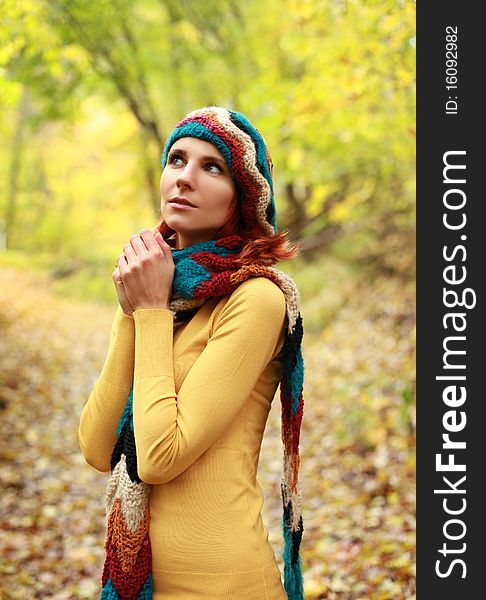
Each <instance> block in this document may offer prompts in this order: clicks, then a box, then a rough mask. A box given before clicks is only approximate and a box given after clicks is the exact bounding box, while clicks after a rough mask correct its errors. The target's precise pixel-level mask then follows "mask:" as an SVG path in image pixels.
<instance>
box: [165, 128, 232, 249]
mask: <svg viewBox="0 0 486 600" xmlns="http://www.w3.org/2000/svg"><path fill="white" fill-rule="evenodd" d="M160 193H161V207H160V208H161V213H162V217H163V219H164V221H165V222H166V223H167V225H168V226H169V227H170V228H171V229H174V231H175V232H176V248H186V247H187V246H190V245H192V244H195V243H197V242H204V241H207V240H211V239H214V236H215V231H216V230H217V229H218V228H219V227H221V226H222V225H224V223H225V222H226V218H227V216H228V214H229V211H230V208H231V207H232V203H233V201H236V197H237V190H236V185H235V182H234V180H233V177H232V175H231V171H230V169H229V168H228V166H227V165H226V163H225V161H224V158H223V156H222V154H221V152H220V151H219V150H218V149H217V148H216V147H215V146H213V144H211V143H209V142H206V141H204V140H200V139H198V138H193V137H184V138H181V139H179V140H177V141H176V142H174V144H173V145H172V146H171V149H170V151H169V155H168V157H167V164H166V166H165V168H164V170H163V171H162V176H161V178H160ZM177 199H180V200H181V201H186V202H190V203H191V205H192V206H187V205H182V206H181V205H180V204H177Z"/></svg>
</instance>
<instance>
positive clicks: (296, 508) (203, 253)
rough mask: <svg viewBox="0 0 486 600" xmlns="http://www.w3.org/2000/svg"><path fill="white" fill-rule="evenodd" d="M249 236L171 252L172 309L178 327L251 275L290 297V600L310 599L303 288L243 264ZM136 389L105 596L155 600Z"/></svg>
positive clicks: (286, 534)
mask: <svg viewBox="0 0 486 600" xmlns="http://www.w3.org/2000/svg"><path fill="white" fill-rule="evenodd" d="M243 244H244V240H243V238H241V237H239V236H236V235H234V236H229V237H225V238H220V239H217V240H211V241H207V242H200V243H197V244H194V245H192V246H190V247H188V248H184V249H172V255H173V260H174V264H175V271H174V279H173V286H172V290H173V291H172V297H171V301H170V304H169V309H170V310H171V311H172V312H173V314H174V326H176V324H177V323H183V322H184V321H187V320H188V319H190V318H191V317H192V316H193V315H194V314H195V312H196V311H197V310H198V308H199V307H200V306H201V305H202V304H203V303H204V302H205V301H206V300H207V299H209V298H215V297H222V296H225V295H228V294H231V293H232V292H233V291H234V290H235V289H236V288H237V287H238V286H239V285H240V283H242V282H243V281H246V280H247V279H249V278H250V277H268V278H269V279H271V280H272V281H273V282H274V283H276V284H277V285H278V286H279V287H280V289H281V290H282V292H283V293H284V295H285V299H286V306H287V310H286V328H285V339H284V345H283V350H282V363H283V369H282V378H281V381H280V401H281V436H282V442H283V447H284V455H283V476H282V480H281V495H282V505H283V515H282V523H281V525H282V532H283V540H284V550H283V561H284V587H285V591H286V593H287V597H288V599H289V600H303V598H304V594H303V579H302V565H301V558H300V556H299V548H300V543H301V539H302V533H303V530H304V526H303V520H302V515H301V506H302V494H301V490H300V485H299V482H298V474H299V464H300V458H299V438H300V430H301V422H302V416H303V408H304V399H303V393H302V389H303V379H304V364H303V358H302V348H301V344H302V336H303V327H302V317H301V314H300V311H299V293H298V290H297V287H296V285H295V283H294V282H293V280H292V279H291V278H290V277H289V276H288V275H287V274H285V273H283V272H282V271H280V270H278V269H276V268H274V267H269V266H262V265H259V264H251V265H244V266H240V265H239V264H238V263H237V262H236V260H235V259H236V258H237V257H238V254H239V252H241V249H242V247H243ZM132 402H133V387H132V391H131V392H130V394H129V397H128V400H127V404H126V407H125V410H124V412H123V415H122V418H121V420H120V423H119V425H118V430H117V432H118V439H117V442H116V445H115V448H114V450H113V454H112V458H111V468H112V473H111V477H110V480H109V483H108V486H107V498H106V509H107V516H108V518H107V535H106V543H105V548H106V560H105V564H104V569H103V574H102V584H103V589H102V593H101V598H102V600H118V599H120V600H135V599H138V600H149V599H151V598H152V554H151V545H150V536H149V530H150V510H149V493H150V486H149V485H147V484H146V483H144V482H143V481H141V479H140V477H139V476H138V473H137V452H136V445H135V437H134V432H133V412H132Z"/></svg>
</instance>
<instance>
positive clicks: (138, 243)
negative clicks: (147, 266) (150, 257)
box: [130, 235, 147, 256]
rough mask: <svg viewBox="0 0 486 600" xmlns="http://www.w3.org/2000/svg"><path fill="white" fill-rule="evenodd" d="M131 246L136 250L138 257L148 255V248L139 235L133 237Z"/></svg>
mask: <svg viewBox="0 0 486 600" xmlns="http://www.w3.org/2000/svg"><path fill="white" fill-rule="evenodd" d="M130 244H131V245H132V248H133V249H134V250H135V254H136V255H137V256H141V255H143V254H146V253H147V247H146V246H145V244H144V243H143V240H142V238H141V237H140V236H139V235H132V237H131V238H130Z"/></svg>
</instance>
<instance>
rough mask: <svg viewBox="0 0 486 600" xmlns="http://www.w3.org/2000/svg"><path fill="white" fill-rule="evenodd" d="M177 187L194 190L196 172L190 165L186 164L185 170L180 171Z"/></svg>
mask: <svg viewBox="0 0 486 600" xmlns="http://www.w3.org/2000/svg"><path fill="white" fill-rule="evenodd" d="M176 185H177V187H178V188H182V187H188V188H190V189H193V188H194V172H193V168H192V167H191V166H190V165H188V164H186V165H185V166H184V168H183V169H181V170H180V171H179V175H178V177H177V179H176Z"/></svg>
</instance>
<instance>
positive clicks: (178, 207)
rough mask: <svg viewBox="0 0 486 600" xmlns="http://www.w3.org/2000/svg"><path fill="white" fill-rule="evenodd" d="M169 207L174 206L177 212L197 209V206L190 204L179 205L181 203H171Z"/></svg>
mask: <svg viewBox="0 0 486 600" xmlns="http://www.w3.org/2000/svg"><path fill="white" fill-rule="evenodd" d="M169 206H172V207H173V208H176V209H177V210H191V209H194V208H196V207H195V206H190V205H189V204H179V202H169Z"/></svg>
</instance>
